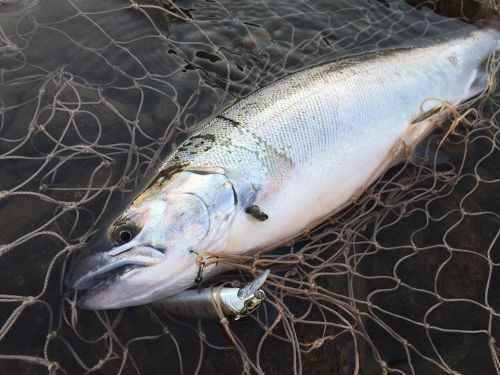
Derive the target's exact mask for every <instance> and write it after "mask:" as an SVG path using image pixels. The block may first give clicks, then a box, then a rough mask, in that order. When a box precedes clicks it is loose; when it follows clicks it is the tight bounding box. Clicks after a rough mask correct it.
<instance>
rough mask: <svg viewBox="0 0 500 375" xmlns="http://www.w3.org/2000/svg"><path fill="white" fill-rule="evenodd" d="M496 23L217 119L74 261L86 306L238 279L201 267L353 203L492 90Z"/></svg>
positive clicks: (244, 104) (296, 79)
mask: <svg viewBox="0 0 500 375" xmlns="http://www.w3.org/2000/svg"><path fill="white" fill-rule="evenodd" d="M492 25H493V26H487V27H484V28H482V29H476V28H473V27H471V26H469V27H466V28H464V29H463V30H462V31H459V32H455V33H454V34H453V35H446V36H444V37H441V38H439V39H437V40H435V41H433V42H432V43H430V42H428V41H427V42H422V43H421V45H420V46H418V47H415V48H401V49H395V50H388V51H384V52H377V53H371V54H366V55H362V56H355V57H350V58H346V59H343V60H341V61H336V62H332V63H329V64H325V65H321V66H318V67H314V68H309V69H305V70H303V71H301V72H298V73H295V74H292V75H290V76H288V77H285V78H283V79H281V80H279V81H277V82H275V83H273V84H271V85H269V86H267V87H264V88H262V89H261V90H259V91H257V92H255V93H253V94H251V95H249V96H248V97H246V98H244V99H242V100H240V101H239V102H237V103H236V104H234V105H233V106H231V107H230V108H228V109H227V110H225V111H224V112H223V113H221V114H219V115H218V116H216V117H215V118H214V119H212V120H211V121H210V122H208V123H207V124H206V126H204V127H203V128H202V129H201V130H200V131H198V132H197V133H195V134H194V135H193V136H192V137H191V138H190V139H188V140H187V141H186V142H185V143H184V144H183V145H181V147H180V148H179V149H178V150H177V151H176V152H175V153H174V154H173V155H172V156H171V157H170V158H169V159H168V160H167V161H166V162H165V163H164V165H163V166H162V168H161V170H159V171H158V172H159V173H158V175H157V177H156V178H155V179H154V180H153V182H152V183H151V184H150V185H149V186H148V188H146V189H145V190H144V191H143V192H142V193H141V194H140V195H139V196H138V197H137V198H136V199H135V201H134V202H133V203H132V204H131V205H130V206H129V207H128V208H127V210H126V211H125V212H124V213H123V214H122V216H121V217H120V218H119V219H118V220H117V221H116V222H115V223H114V224H113V225H112V226H111V228H110V229H109V230H108V231H107V233H108V237H105V238H104V239H101V240H102V241H103V242H99V243H98V244H97V245H93V246H96V247H98V248H99V249H101V250H103V249H104V251H99V252H94V253H89V254H88V255H82V256H81V258H80V259H79V261H77V262H76V263H75V265H74V266H73V269H72V271H71V274H70V278H69V280H70V281H69V284H70V285H72V286H73V287H75V288H79V289H90V290H89V291H88V292H86V294H85V295H84V296H83V297H82V299H81V300H80V305H81V306H83V307H86V308H90V309H99V308H117V307H123V306H130V305H137V304H142V303H148V302H151V301H155V300H158V299H160V298H164V297H168V296H171V295H174V294H176V293H179V292H182V291H184V290H186V289H188V288H190V287H192V286H194V285H195V284H196V283H198V281H199V280H200V279H202V278H210V277H211V276H213V275H215V274H217V273H220V272H223V271H224V270H226V269H227V268H226V267H225V266H223V265H221V264H219V263H218V262H214V263H212V265H209V266H206V267H201V266H200V263H198V261H199V259H200V258H201V259H205V258H203V255H205V256H207V255H206V254H207V252H208V253H209V254H210V256H217V255H221V254H227V255H238V254H253V253H255V252H257V251H263V250H265V249H269V248H272V247H274V246H277V245H278V244H280V243H282V242H284V241H289V240H290V239H291V238H293V237H294V236H296V235H297V234H299V233H300V232H301V231H303V230H305V229H308V228H311V227H312V226H314V225H315V224H317V223H318V222H319V221H321V220H322V219H324V218H325V217H327V216H328V215H331V214H332V213H334V212H336V211H338V210H340V209H342V208H343V207H345V206H346V205H348V204H349V203H350V202H352V200H355V199H356V198H357V197H359V195H360V194H362V193H363V191H364V190H365V189H366V188H367V187H368V186H369V185H370V184H371V183H372V182H373V181H374V180H375V179H376V178H377V177H378V176H380V175H381V174H382V173H383V172H384V171H385V170H387V169H388V168H389V167H390V166H391V165H393V164H394V163H397V162H400V161H401V160H402V157H404V156H405V154H406V153H407V151H411V150H412V149H413V147H414V146H415V145H416V144H417V143H418V142H419V141H421V140H422V139H423V137H425V136H426V135H427V134H429V132H430V131H432V130H433V129H434V128H435V127H436V126H437V124H438V123H439V122H440V120H442V117H443V114H446V111H442V112H438V111H436V108H439V106H441V105H442V104H443V102H447V103H450V104H451V105H455V104H458V103H462V102H464V101H465V100H467V99H470V98H472V97H474V96H476V95H477V94H479V93H480V92H481V91H483V90H484V89H486V87H487V74H486V71H485V68H484V66H485V62H486V60H487V58H488V56H489V55H490V53H492V52H493V51H495V50H497V49H499V48H500V32H499V30H498V29H499V28H498V22H497V23H496V24H494V23H493V24H492ZM424 43H426V44H424ZM121 233H125V236H124V237H123V236H121ZM122 238H125V239H126V240H122ZM89 248H91V246H89ZM106 249H109V250H106ZM184 298H187V297H184ZM181 299H182V298H181ZM204 300H206V298H205V299H204ZM240 302H241V301H240Z"/></svg>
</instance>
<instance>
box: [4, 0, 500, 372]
mask: <svg viewBox="0 0 500 375" xmlns="http://www.w3.org/2000/svg"><path fill="white" fill-rule="evenodd" d="M370 4H371V3H370ZM436 4H437V5H436V7H437V9H439V10H440V11H441V12H442V13H443V14H447V15H451V16H454V17H457V16H463V15H466V16H468V17H469V18H470V19H476V18H480V16H482V15H484V14H486V13H488V10H487V9H486V7H485V6H481V5H480V3H478V2H473V1H471V2H463V3H460V4H459V3H458V2H457V1H441V2H437V3H436ZM140 5H141V6H137V7H135V6H134V3H132V2H126V1H112V2H101V1H97V0H92V1H77V2H73V3H71V2H68V1H63V0H59V1H50V2H49V1H29V2H25V3H23V2H20V1H12V2H7V3H6V4H0V26H1V27H2V30H3V32H4V34H3V35H2V37H1V38H0V39H1V45H0V49H1V53H2V55H1V58H0V69H1V84H0V99H1V106H0V117H1V122H0V163H1V164H0V165H1V169H0V174H1V175H0V228H2V229H1V230H0V275H2V276H1V277H0V280H1V283H0V372H1V373H2V374H4V373H5V374H10V373H23V374H38V373H40V374H42V373H43V374H45V373H47V369H49V370H50V371H52V373H59V372H60V373H69V374H79V373H85V372H87V371H88V370H90V369H91V368H93V370H92V371H91V372H93V373H99V374H115V373H119V372H120V371H121V373H123V374H137V373H143V374H163V373H165V371H169V373H170V372H171V373H188V374H190V373H194V372H195V371H197V369H198V366H199V373H204V374H211V373H221V364H223V369H224V370H222V373H234V372H235V371H236V372H240V371H242V370H248V371H249V372H253V373H255V372H258V370H259V368H258V367H257V366H260V369H262V371H265V372H266V373H268V374H282V373H291V372H292V369H295V370H296V371H298V370H297V369H300V370H301V372H302V373H306V374H328V373H329V374H350V373H352V372H353V369H356V368H357V366H358V365H359V366H360V368H361V372H362V373H366V374H375V373H381V372H382V366H381V361H382V360H383V361H384V362H385V363H386V364H387V365H388V366H389V367H391V368H393V369H399V370H401V371H403V372H405V373H411V372H412V371H415V372H416V373H418V374H440V373H445V372H446V371H447V370H448V369H447V368H446V367H445V366H443V364H442V363H446V364H447V365H448V366H449V369H453V370H456V371H459V372H461V373H464V374H472V373H475V371H476V370H477V369H481V371H482V373H484V374H490V373H491V374H492V373H494V372H495V368H494V364H493V358H495V355H494V354H492V349H491V347H490V346H489V342H490V341H489V340H491V339H492V338H494V337H500V332H499V330H500V321H499V317H498V313H496V315H492V314H491V313H490V312H489V311H488V309H487V307H488V306H487V305H489V306H491V307H492V308H493V309H495V311H497V312H498V311H499V309H500V299H499V298H498V295H499V293H498V288H497V287H496V286H497V285H499V282H500V276H499V272H498V269H497V268H498V267H497V266H492V265H491V262H496V263H498V262H499V261H500V255H499V254H498V250H496V251H495V250H494V249H495V247H494V245H493V244H494V242H495V235H496V234H497V233H496V232H497V230H498V227H499V225H500V223H499V220H498V213H499V212H500V208H499V207H498V199H495V197H496V195H497V192H498V186H497V184H495V181H497V180H498V178H499V176H498V170H500V168H499V167H500V166H499V160H500V158H499V155H498V124H496V125H495V124H493V123H492V124H490V125H489V120H490V119H493V120H494V117H495V114H496V115H497V114H498V113H497V112H495V111H498V108H499V103H500V98H499V97H498V94H497V95H496V96H495V97H494V98H492V99H488V100H487V101H486V102H484V103H483V104H484V105H483V106H482V107H478V108H479V109H480V112H481V114H482V116H484V118H485V119H486V120H485V121H484V122H482V123H480V125H481V126H480V127H479V128H478V129H476V130H471V129H467V128H465V127H464V128H463V129H462V130H460V131H458V134H456V135H455V136H454V137H451V138H450V139H449V141H448V142H447V143H446V144H445V147H444V151H445V152H446V154H447V155H448V156H449V157H450V162H449V166H448V167H445V166H443V167H442V168H443V171H444V172H443V176H442V178H441V177H440V176H438V177H436V175H435V174H434V173H433V172H432V171H431V172H429V170H428V169H429V168H428V167H426V166H423V167H415V166H411V165H410V166H407V167H406V168H403V169H401V168H400V167H398V168H395V169H393V170H391V171H389V172H388V174H387V175H386V176H384V177H383V178H382V179H381V182H379V183H378V184H377V185H376V186H374V187H372V188H371V190H370V191H369V192H368V193H367V194H366V196H365V198H364V199H363V200H361V202H358V203H357V205H356V206H355V207H353V208H351V209H350V210H348V211H347V212H345V213H343V214H342V215H340V216H339V217H338V218H336V219H335V220H333V221H332V222H329V223H327V224H325V225H322V226H320V227H319V228H318V229H317V230H316V231H314V232H312V234H310V236H309V238H303V239H301V240H300V241H298V242H297V243H296V244H295V245H294V247H293V248H292V249H289V248H285V249H282V250H281V253H277V254H279V255H283V254H286V253H288V252H293V251H295V252H296V253H298V252H299V251H303V254H304V256H306V259H308V261H309V262H310V263H308V266H300V265H297V266H296V267H297V270H298V271H297V272H298V273H299V274H300V272H305V275H303V276H301V277H297V276H293V275H290V276H289V277H290V279H291V280H295V281H297V280H307V282H309V281H310V280H312V277H311V276H312V275H314V274H315V273H318V272H320V271H321V270H322V269H323V270H325V271H328V275H326V276H314V281H315V283H316V284H317V285H319V286H320V287H323V288H325V290H327V291H328V292H329V293H333V294H335V293H336V294H337V295H336V296H334V297H332V295H328V296H327V297H325V299H324V300H321V299H320V302H319V305H320V306H322V307H323V308H322V309H320V308H318V306H317V305H316V306H313V307H311V306H312V305H311V303H310V301H308V300H307V299H305V298H304V294H301V293H295V294H294V293H292V292H291V294H290V295H287V296H280V295H279V294H278V292H279V291H280V290H282V288H281V289H280V288H276V289H274V292H275V293H274V294H275V296H274V297H272V298H270V302H269V303H268V304H267V309H268V310H267V312H268V316H265V315H264V313H265V312H266V310H265V309H264V310H263V311H262V312H260V314H261V315H259V318H260V322H261V323H260V324H259V323H257V322H256V321H254V320H251V319H250V320H246V321H240V322H231V323H229V327H230V333H228V332H227V331H225V329H224V327H225V326H224V324H221V323H217V322H213V321H207V322H197V321H193V320H188V319H179V320H177V319H176V318H173V317H170V316H167V315H166V314H165V313H164V312H163V311H161V310H158V309H156V308H151V307H138V308H129V309H126V310H123V311H120V312H109V313H107V314H104V313H98V314H96V313H94V312H88V311H80V310H78V311H77V310H75V308H74V305H72V304H71V303H69V301H70V300H71V299H72V298H73V295H72V294H68V291H67V290H66V289H65V288H64V286H63V273H64V270H65V269H66V268H67V265H66V262H67V261H68V257H69V258H71V257H72V255H69V254H70V253H72V252H75V250H77V249H78V248H80V247H82V246H84V244H85V243H86V241H88V239H89V237H90V235H91V234H92V231H93V230H94V228H96V227H97V228H99V227H101V226H105V225H106V223H109V222H110V221H111V220H112V219H113V218H114V217H115V216H116V215H117V214H118V213H120V212H121V211H122V210H123V208H124V207H125V206H126V205H127V202H129V201H130V199H132V198H133V197H134V195H135V194H137V192H138V191H140V190H141V188H142V187H144V186H145V185H146V184H147V182H148V179H149V178H151V176H153V170H154V168H155V167H157V166H158V165H159V163H160V162H161V160H162V159H163V158H165V157H166V156H167V155H168V154H169V152H171V150H173V149H175V148H176V147H177V146H178V145H179V144H180V142H182V141H183V140H184V139H186V138H187V137H188V136H189V135H190V134H191V133H192V132H193V131H194V130H196V129H197V128H198V127H199V126H200V124H202V123H203V122H204V121H206V120H207V119H209V118H210V117H212V116H214V115H215V114H217V113H219V112H220V111H221V110H222V109H223V108H225V107H227V106H228V105H230V104H231V103H233V102H234V101H235V100H237V99H238V98H241V97H242V96H245V95H247V94H249V93H251V92H253V91H255V90H256V89H257V88H259V87H262V86H265V85H267V84H269V83H271V82H273V81H275V80H276V79H278V78H280V77H282V76H285V75H287V74H290V73H291V72H294V71H297V70H300V69H304V68H306V67H309V66H313V65H317V64H319V63H322V62H326V61H330V60H332V59H334V58H339V57H342V56H346V55H350V54H355V53H361V52H366V51H371V50H376V49H380V48H389V47H393V46H398V45H405V46H406V45H411V43H412V42H411V39H412V38H415V37H418V36H421V35H423V34H425V33H427V34H426V35H429V36H432V35H436V34H439V33H440V32H442V31H443V30H449V29H454V28H456V27H458V26H457V25H455V24H454V23H453V22H447V23H442V24H440V26H439V27H437V26H434V27H431V28H429V27H428V26H429V25H428V22H416V20H421V19H422V16H421V15H417V14H416V13H415V14H413V13H412V12H413V11H411V10H410V9H406V8H405V12H404V13H403V15H404V17H398V16H395V15H394V14H395V12H394V11H393V10H391V11H389V10H388V9H387V8H383V7H375V6H370V7H369V8H368V9H369V10H367V8H366V4H365V3H364V2H359V4H353V3H352V2H345V3H343V2H336V3H335V6H334V5H332V3H331V2H327V1H314V2H298V1H297V2H295V1H292V2H290V1H273V2H266V3H265V2H261V1H247V2H243V3H240V2H230V1H227V2H222V3H221V2H213V1H176V2H175V3H168V4H166V3H164V2H161V1H158V2H154V1H151V2H144V1H142V2H140ZM362 5H363V6H362ZM459 5H460V6H459ZM462 5H463V6H462ZM457 9H461V10H460V12H458V10H457ZM400 16H401V14H400ZM429 19H431V20H434V18H433V17H430V18H429ZM493 120H492V121H493ZM495 126H496V127H495ZM495 142H496V143H495ZM495 145H496V146H495ZM495 147H496V148H495ZM464 155H466V157H465V159H464ZM464 160H465V161H464ZM440 168H441V167H440ZM446 168H448V169H446ZM401 171H402V172H401ZM445 171H453V172H452V173H450V174H449V175H447V174H446V173H445ZM452 175H453V176H455V177H453V178H452V177H450V176H452ZM393 178H394V179H395V180H394V181H395V183H394V186H393V189H392V188H387V186H385V185H384V184H383V182H384V181H388V180H391V179H393ZM402 187H405V188H402ZM432 191H434V194H430V193H429V192H432ZM419 192H425V194H423V195H422V197H419V195H418V194H419ZM365 212H369V213H370V215H371V216H370V215H368V216H367V219H366V221H365V222H363V219H357V218H362V217H363V215H362V214H363V213H365ZM368 218H369V219H368ZM354 231H356V233H354ZM339 238H340V239H343V240H344V242H343V243H344V246H345V244H349V245H350V246H351V247H350V249H349V250H348V251H347V250H345V248H343V247H342V246H343V245H342V241H338V239H339ZM336 239H337V240H336ZM315 243H330V247H329V250H328V252H326V251H323V252H320V253H319V255H318V257H313V256H312V255H311V254H314V251H312V252H308V251H307V248H308V246H311V245H314V244H315ZM496 246H498V244H497V245H496ZM304 249H306V250H304ZM337 252H338V254H339V257H335V256H334V254H336V253H337ZM279 255H273V256H274V257H275V258H276V257H279ZM270 257H271V256H270ZM345 264H348V265H350V266H351V267H353V269H356V271H357V273H356V274H355V275H353V274H351V273H349V272H346V271H345V267H344V268H343V265H345ZM290 268H293V267H290ZM287 271H290V269H288V268H285V269H283V270H280V269H279V267H278V268H277V269H276V270H274V269H273V273H275V274H276V275H285V272H287ZM398 280H399V281H398ZM398 283H399V284H398ZM401 283H403V285H402V286H401ZM290 286H297V284H294V283H293V282H291V284H290ZM270 288H271V289H270V290H269V291H268V295H273V289H272V287H270ZM298 289H301V290H304V287H301V288H298ZM65 297H67V298H68V299H65ZM344 297H346V298H344ZM443 299H448V301H446V302H444V300H443ZM449 299H453V300H452V301H449ZM349 301H350V302H349ZM355 301H357V302H355ZM279 302H284V304H283V305H280V304H279ZM474 302H475V303H474ZM273 303H277V304H278V306H281V309H288V313H289V315H287V319H285V318H283V319H281V320H280V321H279V322H277V323H273V322H275V319H277V317H278V316H280V315H279V312H278V310H279V309H276V308H273V307H272V306H273ZM343 303H348V304H349V308H347V307H345V308H344V310H342V309H340V310H339V311H340V312H337V313H334V312H333V311H334V310H335V309H338V308H339V307H338V306H343ZM374 306H375V307H374ZM356 309H358V312H357V313H354V314H352V313H351V312H352V311H355V310H356ZM346 311H349V312H350V313H346ZM387 312H389V313H387ZM302 315H303V316H305V317H306V318H307V319H305V320H307V323H304V322H301V321H300V319H299V321H293V319H291V318H290V316H293V317H301V316H302ZM401 317H403V318H401ZM343 319H345V320H346V321H347V322H349V323H347V322H346V321H344V320H343ZM323 321H327V322H328V323H330V324H321V322H323ZM262 322H264V323H262ZM313 322H314V324H313ZM346 326H349V327H351V328H352V329H354V330H355V331H356V332H357V333H356V335H355V337H357V340H355V339H353V336H351V333H352V331H350V330H349V329H347V330H346V328H345V327H346ZM429 326H433V327H440V328H445V329H448V331H446V330H443V329H441V330H430V329H429ZM110 327H112V328H110ZM262 327H265V328H262ZM270 332H272V333H274V334H276V335H275V337H272V335H270ZM292 332H293V334H292ZM231 335H234V337H237V338H238V340H237V341H233V339H231V337H232V336H231ZM263 337H265V339H263ZM277 337H281V338H282V339H280V338H277ZM291 337H295V338H299V340H300V341H301V342H302V344H303V345H302V349H303V350H304V352H303V354H302V362H301V365H300V366H299V365H298V362H299V360H298V359H297V348H296V347H294V346H293V345H291V344H290V343H289V342H290V338H291ZM325 337H327V339H325ZM261 340H262V341H261ZM404 340H407V343H410V344H411V345H412V346H413V348H415V350H413V349H412V350H411V352H412V354H411V355H410V356H408V354H407V350H408V346H407V345H405V344H404ZM238 348H239V349H238ZM242 348H244V350H245V351H246V353H247V354H248V359H247V358H245V356H244V355H242V352H243V349H242ZM374 348H376V349H374ZM493 348H494V347H493ZM313 349H314V350H313ZM493 350H494V349H493ZM497 350H498V349H497ZM416 351H418V353H417V352H416ZM356 353H358V355H356ZM436 353H439V355H436ZM496 355H497V356H498V354H496ZM10 356H14V357H10ZM20 356H23V357H20ZM425 356H427V357H430V358H432V359H433V361H435V362H438V363H440V364H441V367H439V366H438V365H436V364H435V363H431V362H432V361H429V360H427V359H426V358H425ZM439 356H441V359H442V360H441V359H440V358H439ZM496 358H497V360H498V357H496Z"/></svg>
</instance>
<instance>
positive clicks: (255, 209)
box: [245, 204, 269, 221]
mask: <svg viewBox="0 0 500 375" xmlns="http://www.w3.org/2000/svg"><path fill="white" fill-rule="evenodd" d="M245 212H246V213H247V214H249V215H251V216H252V217H254V218H255V219H257V220H259V221H266V220H267V219H269V216H268V215H267V214H266V213H265V212H264V211H262V209H261V208H260V207H259V206H257V205H256V204H251V205H249V206H247V208H245Z"/></svg>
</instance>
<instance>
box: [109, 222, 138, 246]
mask: <svg viewBox="0 0 500 375" xmlns="http://www.w3.org/2000/svg"><path fill="white" fill-rule="evenodd" d="M135 234H136V230H135V228H134V227H133V226H132V225H130V224H122V225H120V226H118V227H116V229H115V230H114V231H113V238H114V240H115V241H116V242H118V243H119V244H120V245H123V244H125V243H127V242H130V241H131V240H132V239H133V238H134V236H135Z"/></svg>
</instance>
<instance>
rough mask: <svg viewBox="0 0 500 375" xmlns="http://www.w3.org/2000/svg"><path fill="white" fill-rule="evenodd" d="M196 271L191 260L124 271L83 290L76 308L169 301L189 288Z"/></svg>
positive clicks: (113, 307) (94, 308)
mask: <svg viewBox="0 0 500 375" xmlns="http://www.w3.org/2000/svg"><path fill="white" fill-rule="evenodd" d="M172 264H175V267H172ZM198 268H199V266H198V265H197V264H196V257H195V256H193V257H186V258H185V259H182V260H179V261H177V262H175V263H174V262H173V261H169V262H161V263H159V264H156V265H153V266H135V267H134V266H131V267H125V268H123V269H120V270H119V271H118V272H117V273H116V274H115V275H114V276H113V277H111V278H110V279H108V280H106V281H104V282H101V283H99V284H97V285H96V286H94V287H92V288H91V289H89V290H87V291H86V292H85V294H84V295H83V296H82V297H81V298H80V300H79V301H78V306H79V307H81V308H83V309H87V310H103V309H118V308H123V307H128V306H136V305H142V304H146V303H149V302H152V301H154V300H157V299H161V298H165V297H169V296H172V295H174V294H177V293H179V292H181V291H183V290H185V289H187V288H189V287H190V286H192V285H193V284H194V280H195V278H196V275H197V272H198Z"/></svg>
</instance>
